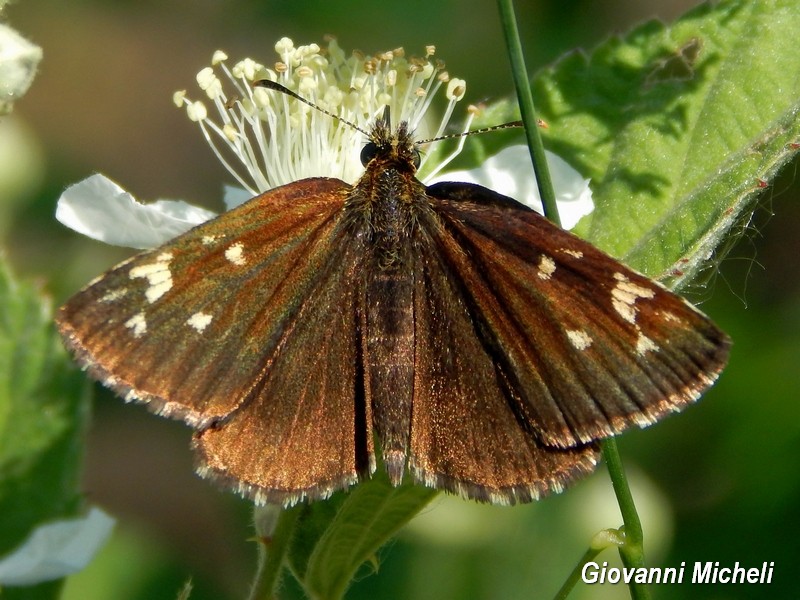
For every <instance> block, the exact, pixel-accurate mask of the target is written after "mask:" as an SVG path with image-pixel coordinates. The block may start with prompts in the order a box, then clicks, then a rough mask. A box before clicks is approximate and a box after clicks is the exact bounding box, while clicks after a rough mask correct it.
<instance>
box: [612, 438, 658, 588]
mask: <svg viewBox="0 0 800 600" xmlns="http://www.w3.org/2000/svg"><path fill="white" fill-rule="evenodd" d="M601 445H602V449H603V460H605V461H606V467H607V468H608V475H609V477H611V484H612V485H613V486H614V494H616V496H617V504H619V510H620V512H621V513H622V522H623V523H624V524H625V543H624V544H622V545H621V546H620V547H619V555H620V558H622V563H623V564H624V565H625V566H626V567H644V533H643V531H642V522H641V521H640V520H639V513H638V512H636V504H635V503H634V501H633V494H631V489H630V486H629V485H628V479H627V477H625V469H624V468H623V466H622V458H621V457H620V455H619V450H618V449H617V440H616V438H614V437H610V438H606V439H605V440H603V441H602V442H601ZM628 589H629V591H630V594H631V598H633V599H634V600H648V599H649V598H650V590H649V588H648V587H647V585H645V584H638V583H636V582H634V581H631V583H630V584H628Z"/></svg>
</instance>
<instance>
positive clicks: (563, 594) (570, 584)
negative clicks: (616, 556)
mask: <svg viewBox="0 0 800 600" xmlns="http://www.w3.org/2000/svg"><path fill="white" fill-rule="evenodd" d="M602 551H603V548H589V549H588V550H586V552H585V553H584V555H583V556H581V559H580V561H578V564H577V565H575V568H574V569H572V573H570V574H569V577H567V580H566V581H565V582H564V585H562V586H561V589H560V590H558V593H557V594H556V595H555V596H554V597H553V600H566V598H567V596H569V593H570V592H571V591H572V588H574V587H575V586H576V585H577V584H578V582H579V581H581V572H582V571H583V565H585V564H586V563H587V562H589V561H590V560H592V559H593V558H594V557H595V556H597V555H598V554H600V553H601V552H602Z"/></svg>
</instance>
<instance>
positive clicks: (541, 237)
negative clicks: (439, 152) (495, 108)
mask: <svg viewBox="0 0 800 600" xmlns="http://www.w3.org/2000/svg"><path fill="white" fill-rule="evenodd" d="M450 185H452V184H450ZM429 190H430V191H429V193H431V194H433V196H434V197H433V198H432V206H433V207H434V210H435V211H436V213H437V214H438V215H439V217H440V219H441V220H442V223H443V233H442V235H441V237H440V244H439V245H440V247H441V248H442V249H443V251H444V257H445V260H446V261H447V263H448V264H449V265H451V268H452V269H453V271H454V275H455V279H456V280H458V281H460V282H462V285H463V288H462V289H463V294H464V297H465V302H466V303H467V305H468V306H469V309H470V311H471V314H472V316H473V318H474V319H475V321H476V323H478V324H479V331H480V332H481V336H482V339H483V343H484V345H485V346H486V347H487V348H488V349H489V350H490V352H491V353H492V355H493V356H494V359H495V361H496V362H497V365H498V368H499V369H500V370H501V371H502V372H503V373H504V374H505V375H506V377H507V378H508V381H509V384H510V389H511V390H512V391H513V393H512V396H513V397H514V398H518V399H519V405H518V407H517V410H519V412H520V414H521V415H523V417H524V420H525V422H526V423H528V424H529V426H530V427H531V428H532V429H533V430H534V431H535V432H536V435H537V436H538V437H539V439H541V440H542V441H543V442H545V443H546V444H548V445H552V446H556V447H561V448H567V447H571V446H574V445H576V444H581V443H587V442H590V441H592V440H596V439H599V438H602V437H607V436H609V435H612V434H615V433H619V432H621V431H623V430H624V429H625V428H627V427H628V426H630V425H639V426H644V425H647V424H650V423H652V422H654V421H655V420H656V419H658V418H659V417H661V416H663V415H664V414H666V413H668V412H670V411H676V410H679V409H680V408H682V407H683V406H685V405H686V404H687V403H689V402H691V401H693V400H695V399H697V397H698V396H699V394H700V392H701V391H702V390H704V389H705V388H706V387H708V386H709V385H710V384H711V383H712V382H713V380H714V379H715V378H716V375H717V374H718V373H719V371H720V370H721V369H722V367H723V365H724V363H725V360H726V357H727V351H728V346H729V341H728V339H727V337H726V336H725V334H723V333H722V332H721V331H720V330H719V329H718V328H717V327H716V326H715V325H714V324H713V323H712V322H711V321H710V320H709V319H708V318H707V317H705V316H704V315H702V314H701V313H700V312H699V311H697V310H695V309H694V308H693V307H692V306H691V305H689V304H688V303H687V302H685V301H684V300H683V299H682V298H680V297H679V296H677V295H675V294H673V293H671V292H669V291H668V290H666V289H665V288H663V287H662V286H660V285H658V284H657V283H655V282H653V281H651V280H650V279H647V278H646V277H644V276H642V275H640V274H638V273H635V272H634V271H632V270H630V269H628V268H627V267H625V266H624V265H622V264H621V263H619V262H618V261H616V260H614V259H613V258H611V257H609V256H607V255H606V254H604V253H603V252H601V251H600V250H598V249H596V248H595V247H593V246H592V245H591V244H589V243H587V242H585V241H583V240H581V239H580V238H577V237H576V236H574V235H572V234H570V233H568V232H565V231H563V230H562V229H560V228H558V227H556V226H554V225H552V224H551V223H550V222H549V221H547V220H546V219H545V218H544V217H541V216H540V215H538V214H536V213H535V212H533V211H531V210H530V209H527V208H526V207H524V206H523V205H521V204H518V203H517V202H515V201H513V200H511V199H509V198H505V197H502V196H499V195H497V194H494V193H493V192H491V191H489V190H486V189H485V188H477V187H474V186H464V185H460V186H457V187H454V188H452V189H447V188H441V187H436V186H432V188H429ZM437 196H438V197H437ZM471 196H473V197H474V199H471V198H470V197H471Z"/></svg>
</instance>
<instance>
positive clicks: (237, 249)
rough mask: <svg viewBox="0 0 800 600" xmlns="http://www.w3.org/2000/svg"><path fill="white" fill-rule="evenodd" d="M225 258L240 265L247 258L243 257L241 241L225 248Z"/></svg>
mask: <svg viewBox="0 0 800 600" xmlns="http://www.w3.org/2000/svg"><path fill="white" fill-rule="evenodd" d="M225 258H227V259H228V260H229V261H231V262H232V263H233V264H235V265H237V266H239V267H241V266H242V265H243V264H244V263H246V262H247V260H246V259H245V257H244V246H243V245H242V243H241V242H236V243H235V244H232V245H230V246H228V247H227V248H226V249H225Z"/></svg>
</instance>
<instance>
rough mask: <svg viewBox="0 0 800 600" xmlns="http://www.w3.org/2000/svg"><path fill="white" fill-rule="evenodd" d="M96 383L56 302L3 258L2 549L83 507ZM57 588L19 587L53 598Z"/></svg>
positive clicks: (9, 594) (7, 591) (0, 551)
mask: <svg viewBox="0 0 800 600" xmlns="http://www.w3.org/2000/svg"><path fill="white" fill-rule="evenodd" d="M88 389H89V388H88V385H87V383H86V381H85V378H84V377H83V376H82V375H81V374H80V373H79V372H78V371H77V369H75V368H74V367H72V366H71V363H70V361H69V360H68V359H67V357H66V353H65V352H64V350H63V349H62V347H61V343H60V341H59V339H58V336H57V335H56V333H55V329H54V327H53V324H52V321H51V310H50V306H49V303H47V302H46V301H45V300H43V299H42V297H41V295H40V294H39V292H38V291H37V290H36V289H35V288H34V287H33V286H30V285H26V284H21V283H18V282H16V281H15V280H14V279H13V278H12V276H11V274H10V272H9V269H8V267H7V265H6V264H5V261H3V260H2V259H0V555H4V554H7V553H8V552H10V551H12V550H13V549H14V548H15V547H16V546H17V545H18V544H19V543H20V542H22V541H23V540H24V538H25V537H26V536H27V535H28V533H29V532H30V531H31V530H32V529H33V528H34V527H35V526H37V525H39V524H41V523H43V522H45V521H50V520H54V519H57V518H62V517H70V516H74V515H75V514H76V513H77V512H78V510H79V509H80V507H81V498H80V495H79V491H78V490H79V473H80V465H81V460H82V455H83V432H84V429H85V425H86V421H87V417H88V410H89V398H88ZM57 590H58V586H57V585H54V584H44V585H42V586H37V588H36V591H33V590H28V591H27V592H25V590H19V591H20V592H22V593H23V594H27V595H26V596H25V597H26V598H52V597H55V595H54V594H56V593H57ZM16 591H17V590H16V588H8V589H5V590H4V591H3V597H4V598H5V597H8V598H13V597H15V596H14V594H15V593H16Z"/></svg>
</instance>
